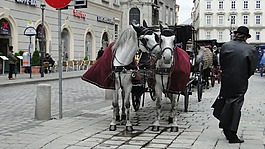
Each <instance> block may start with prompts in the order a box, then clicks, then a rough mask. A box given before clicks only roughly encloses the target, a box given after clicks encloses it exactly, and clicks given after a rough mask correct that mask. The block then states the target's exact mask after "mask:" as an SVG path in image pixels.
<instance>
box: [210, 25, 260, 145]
mask: <svg viewBox="0 0 265 149" xmlns="http://www.w3.org/2000/svg"><path fill="white" fill-rule="evenodd" d="M250 37H251V35H250V34H249V29H248V28H247V27H245V26H240V27H239V28H238V29H237V30H236V31H234V39H233V40H231V41H229V42H227V43H225V44H224V45H223V46H222V48H221V51H220V65H221V70H222V76H221V78H222V79H221V88H220V93H219V97H221V99H223V101H224V103H223V107H222V109H221V110H220V112H221V113H219V114H220V118H219V120H220V123H219V127H220V128H222V129H223V132H224V135H225V137H226V139H227V140H228V141H229V143H243V142H244V140H243V139H240V138H238V136H237V130H238V125H239V122H240V117H241V108H242V106H243V102H244V96H245V93H246V91H247V89H248V79H249V78H250V77H251V76H252V75H253V74H254V72H255V69H256V66H257V63H258V55H257V51H256V50H255V49H254V47H253V46H251V45H249V44H248V43H247V42H246V40H247V39H248V38H250ZM221 106H222V105H221ZM213 107H217V108H218V107H220V105H213Z"/></svg>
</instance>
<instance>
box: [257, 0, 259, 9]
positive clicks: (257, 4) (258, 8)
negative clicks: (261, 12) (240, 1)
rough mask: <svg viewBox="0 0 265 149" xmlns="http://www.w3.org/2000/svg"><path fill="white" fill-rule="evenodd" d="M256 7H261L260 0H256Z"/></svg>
mask: <svg viewBox="0 0 265 149" xmlns="http://www.w3.org/2000/svg"><path fill="white" fill-rule="evenodd" d="M256 9H260V0H256Z"/></svg>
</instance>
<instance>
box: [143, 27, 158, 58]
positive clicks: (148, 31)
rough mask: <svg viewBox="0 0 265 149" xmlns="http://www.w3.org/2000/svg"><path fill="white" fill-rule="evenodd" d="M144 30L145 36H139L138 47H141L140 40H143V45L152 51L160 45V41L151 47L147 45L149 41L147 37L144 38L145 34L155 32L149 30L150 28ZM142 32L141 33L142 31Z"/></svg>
mask: <svg viewBox="0 0 265 149" xmlns="http://www.w3.org/2000/svg"><path fill="white" fill-rule="evenodd" d="M142 32H144V34H143V37H142V38H141V37H139V38H138V47H140V46H139V44H140V42H139V41H141V43H142V45H143V46H144V47H145V48H146V49H147V50H148V51H149V52H150V53H151V52H152V51H153V50H154V49H155V48H156V47H157V46H159V43H157V44H155V45H154V46H153V47H152V48H149V47H148V46H147V41H146V39H145V38H144V36H145V35H147V34H148V33H150V32H152V33H153V31H151V30H148V29H144V30H143V31H142ZM142 32H141V33H142Z"/></svg>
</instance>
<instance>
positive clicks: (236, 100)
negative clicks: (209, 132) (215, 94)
mask: <svg viewBox="0 0 265 149" xmlns="http://www.w3.org/2000/svg"><path fill="white" fill-rule="evenodd" d="M244 96H245V94H241V95H238V96H235V97H232V98H226V97H224V98H225V100H226V101H225V104H224V107H223V110H222V113H221V118H220V123H219V127H220V128H223V129H227V130H231V131H236V132H237V130H238V125H239V122H240V118H241V108H242V106H243V103H244Z"/></svg>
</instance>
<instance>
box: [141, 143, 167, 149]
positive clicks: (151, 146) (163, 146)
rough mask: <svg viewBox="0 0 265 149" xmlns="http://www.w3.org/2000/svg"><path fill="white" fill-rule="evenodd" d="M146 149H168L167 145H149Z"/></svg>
mask: <svg viewBox="0 0 265 149" xmlns="http://www.w3.org/2000/svg"><path fill="white" fill-rule="evenodd" d="M146 147H150V148H160V149H163V148H167V144H160V143H159V144H158V143H149V144H148V145H146Z"/></svg>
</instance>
